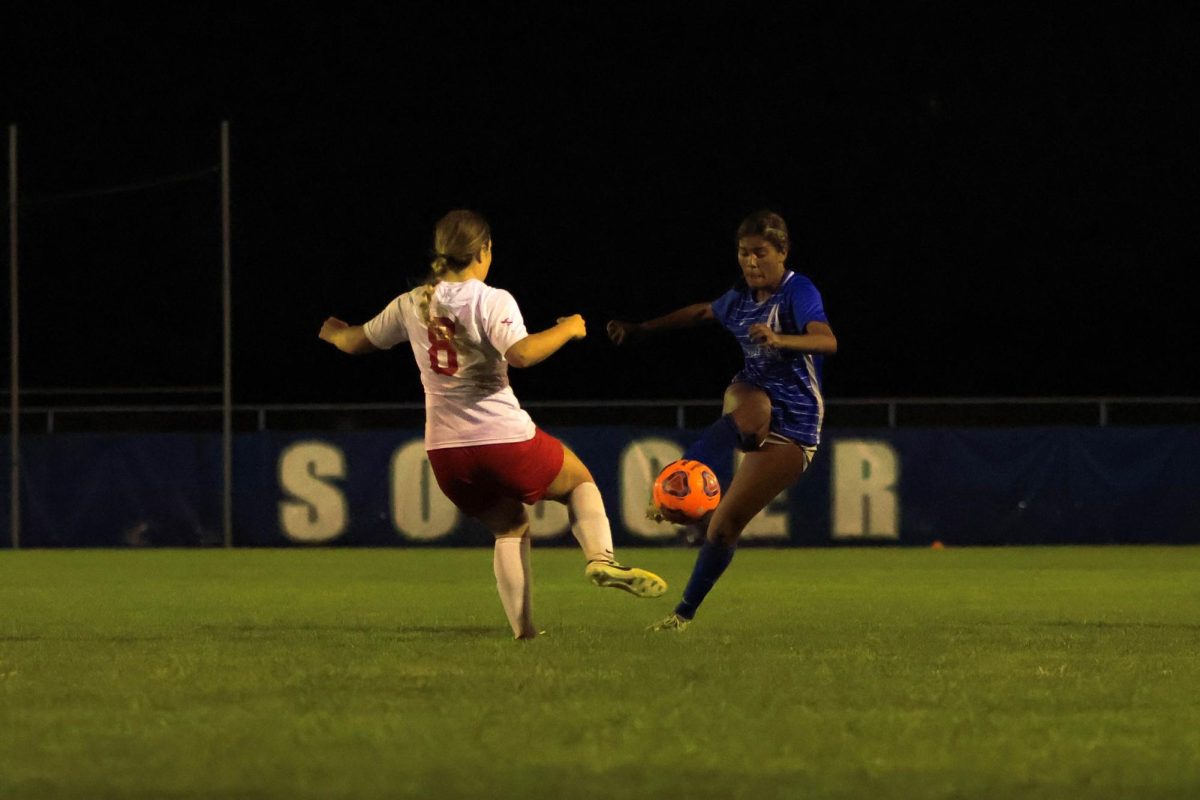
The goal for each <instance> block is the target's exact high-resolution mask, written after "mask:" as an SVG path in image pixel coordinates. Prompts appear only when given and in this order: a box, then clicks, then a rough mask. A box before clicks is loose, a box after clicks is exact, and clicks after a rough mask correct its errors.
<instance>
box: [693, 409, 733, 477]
mask: <svg viewBox="0 0 1200 800" xmlns="http://www.w3.org/2000/svg"><path fill="white" fill-rule="evenodd" d="M740 441H741V437H740V435H739V434H738V429H737V425H734V424H733V417H731V416H729V415H728V414H726V415H725V416H723V417H721V418H720V419H719V420H717V421H716V422H714V423H713V424H712V425H709V426H708V427H707V428H705V429H704V430H703V431H702V432H701V433H700V438H699V439H697V440H696V441H694V442H692V443H691V444H690V445H688V447H687V449H686V450H684V451H683V457H684V458H689V459H691V460H693V461H699V462H700V463H702V464H707V465H708V468H709V469H711V470H712V471H713V475H715V476H716V478H717V480H718V481H719V482H720V483H721V491H722V492H723V491H725V490H726V489H728V488H729V482H730V481H731V480H733V451H734V449H735V448H736V447H737V446H738V442H740Z"/></svg>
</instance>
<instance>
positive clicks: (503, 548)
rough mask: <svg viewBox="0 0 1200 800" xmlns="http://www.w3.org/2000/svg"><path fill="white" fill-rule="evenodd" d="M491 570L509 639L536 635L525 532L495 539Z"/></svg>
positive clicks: (527, 542) (527, 538)
mask: <svg viewBox="0 0 1200 800" xmlns="http://www.w3.org/2000/svg"><path fill="white" fill-rule="evenodd" d="M492 568H493V570H494V571H495V573H496V591H497V592H499V594H500V604H501V605H503V606H504V614H505V616H507V617H508V624H509V625H510V626H511V627H512V632H513V636H515V637H516V638H518V639H532V638H533V637H535V636H537V628H535V627H534V625H533V608H532V602H531V597H532V591H531V590H532V588H533V573H532V571H531V569H530V564H529V534H528V532H526V534H525V535H524V536H501V537H497V539H496V550H495V553H494V555H493V558H492Z"/></svg>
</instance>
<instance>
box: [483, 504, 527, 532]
mask: <svg viewBox="0 0 1200 800" xmlns="http://www.w3.org/2000/svg"><path fill="white" fill-rule="evenodd" d="M473 516H474V517H475V518H476V519H478V520H479V521H480V522H482V523H483V524H484V525H485V526H486V527H487V529H488V530H489V531H491V532H492V534H493V535H494V536H496V538H500V537H502V536H523V535H524V534H525V531H526V530H527V529H528V528H529V514H528V512H526V510H525V505H524V504H523V503H522V502H521V501H520V500H517V499H514V498H512V497H500V498H497V500H496V502H495V503H494V504H493V505H491V506H489V507H488V508H486V509H484V510H483V511H478V512H476V513H475V514H474V515H473Z"/></svg>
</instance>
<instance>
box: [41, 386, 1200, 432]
mask: <svg viewBox="0 0 1200 800" xmlns="http://www.w3.org/2000/svg"><path fill="white" fill-rule="evenodd" d="M219 392H220V388H219V387H177V388H166V389H141V390H133V391H129V390H110V389H88V390H31V391H28V392H22V394H23V395H25V396H29V397H30V399H34V398H36V397H51V396H52V397H56V398H59V399H60V401H59V402H44V401H43V402H36V401H35V402H34V403H31V404H29V405H23V406H22V407H21V409H20V416H21V419H22V429H23V430H26V431H29V432H44V433H51V434H52V433H56V432H64V431H68V430H79V429H80V425H79V424H72V423H79V421H80V420H87V424H86V425H83V429H85V430H137V429H138V427H139V426H138V425H137V424H136V420H138V419H141V420H143V421H144V420H149V419H151V418H156V419H157V422H156V423H155V424H154V425H153V426H152V427H154V429H157V430H163V429H172V426H171V419H172V418H174V419H176V420H178V423H179V429H197V428H205V429H214V428H216V427H219V426H217V425H216V424H215V419H210V418H219V417H221V416H222V415H223V414H224V413H225V411H226V407H225V406H224V405H223V404H222V403H220V402H216V401H211V402H206V401H200V402H167V403H161V402H146V401H144V400H139V402H120V399H121V398H127V397H131V396H136V397H139V398H147V397H171V396H187V395H192V396H203V395H210V394H213V393H219ZM85 397H86V398H87V400H86V401H84V402H79V401H71V400H73V399H74V398H80V399H83V398H85ZM64 400H65V401H64ZM114 400H115V401H118V402H113V401H114ZM522 405H523V406H524V407H525V408H527V409H529V410H530V412H531V413H533V415H534V417H535V419H538V420H539V421H542V419H543V418H545V417H549V418H551V419H552V420H555V421H553V422H551V423H549V424H556V425H562V424H603V421H604V420H610V421H612V422H615V423H628V424H635V425H636V424H643V425H657V426H664V425H665V426H673V427H676V428H679V429H687V428H689V427H698V426H700V425H704V424H707V423H708V422H710V421H711V420H712V419H714V418H715V417H716V415H717V414H718V413H719V410H720V400H719V399H712V398H704V399H684V398H676V399H657V400H531V401H523V402H522ZM231 411H232V414H233V415H234V416H235V417H236V419H237V425H236V427H237V429H238V430H243V431H244V430H256V431H270V430H290V429H297V428H303V427H309V428H322V427H328V426H329V424H330V423H331V422H332V423H333V425H334V427H342V428H345V427H351V428H357V427H363V428H373V427H374V428H377V427H387V426H388V425H396V424H397V421H401V420H402V421H403V422H404V425H405V426H411V425H414V424H420V419H421V418H422V417H423V414H424V404H423V403H421V402H399V403H395V402H391V403H248V404H233V405H232V409H231ZM38 417H41V418H42V420H43V421H42V424H38V422H37V421H36V420H37V418H38ZM597 419H600V420H601V422H599V423H597V422H596V420H597ZM826 421H827V424H828V425H829V426H831V427H839V426H841V427H883V428H901V427H928V426H939V425H964V426H977V425H1018V426H1030V425H1080V426H1099V427H1107V426H1109V425H1128V424H1134V425H1159V424H1161V425H1177V424H1200V397H903V398H901V397H879V398H839V399H835V400H830V401H828V403H827V406H826ZM210 422H212V423H213V424H211V425H210V424H208V423H210ZM189 423H190V424H189Z"/></svg>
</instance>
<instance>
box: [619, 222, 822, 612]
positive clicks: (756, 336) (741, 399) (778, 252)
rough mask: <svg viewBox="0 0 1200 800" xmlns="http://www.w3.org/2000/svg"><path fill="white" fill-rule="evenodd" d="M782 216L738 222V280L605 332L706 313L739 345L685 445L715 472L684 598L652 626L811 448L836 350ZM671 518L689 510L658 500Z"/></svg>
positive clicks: (700, 588) (640, 330)
mask: <svg viewBox="0 0 1200 800" xmlns="http://www.w3.org/2000/svg"><path fill="white" fill-rule="evenodd" d="M790 244H791V243H790V240H789V239H788V231H787V224H786V223H785V222H784V220H783V218H782V217H781V216H779V215H778V214H776V213H774V212H772V211H759V212H757V213H754V214H751V215H750V216H748V217H747V218H746V219H744V220H743V221H742V224H741V225H740V226H738V230H737V255H738V264H739V265H741V268H742V280H740V281H739V282H738V284H737V285H736V286H735V287H734V288H732V289H730V290H729V291H728V292H726V293H725V294H723V295H721V296H720V297H719V298H717V299H716V300H714V301H713V302H711V303H696V304H694V305H690V306H686V307H684V308H681V309H679V310H677V311H673V312H671V313H670V314H666V315H665V316H662V317H658V318H657V319H652V320H649V321H647V322H640V323H635V322H622V321H619V320H613V321H611V322H609V323H608V327H607V330H608V335H609V338H611V339H612V341H613V342H614V343H615V344H618V345H621V344H627V343H629V342H632V341H634V340H636V339H638V338H641V337H642V336H645V335H647V334H652V333H656V332H659V331H664V330H671V329H675V328H687V327H692V326H695V325H700V324H703V323H707V322H712V321H715V322H718V323H720V324H721V325H722V326H724V327H725V329H726V330H728V331H729V332H730V333H732V334H733V335H734V337H735V338H736V339H737V340H738V343H739V344H740V345H741V347H742V353H743V355H744V357H745V364H744V366H743V368H742V370H741V372H739V373H738V374H737V375H735V376H734V377H733V381H732V382H731V383H730V385H729V388H728V389H726V390H725V402H724V409H723V412H722V416H721V418H720V419H719V420H717V422H716V423H714V424H713V425H712V426H711V427H709V428H708V429H707V430H705V431H704V432H703V433H702V434H701V436H700V438H699V439H698V440H697V441H696V442H695V443H693V444H692V445H691V446H690V447H689V448H688V449H687V451H686V452H685V453H684V456H683V457H684V458H691V459H695V460H697V461H702V462H704V463H705V464H708V465H709V466H710V467H712V468H713V470H714V471H715V472H717V474H718V477H722V478H723V480H722V490H723V496H722V498H721V503H720V505H718V506H717V508H716V510H715V511H713V512H712V513H711V514H709V515H708V516H707V517H706V518H705V519H704V520H702V521H701V525H706V536H705V539H704V543H703V545H701V547H700V553H699V554H698V555H697V557H696V565H695V567H694V568H693V569H692V576H691V579H690V580H689V581H688V584H687V587H686V588H685V589H684V590H683V599H682V600H681V601H680V603H679V605H677V606H676V607H675V611H674V612H673V613H672V614H671V615H670V616H669V617H667V618H666V619H665V620H663V621H661V622H659V623H657V624H656V625H654V626H652V627H653V629H655V630H677V631H679V630H683V629H684V628H685V627H687V625H688V623H690V622H691V621H692V618H693V617H695V616H696V610H697V609H698V608H699V607H700V604H701V603H702V602H703V601H704V598H705V596H706V595H707V594H708V593H709V591H710V590H711V589H712V587H713V584H715V583H716V582H717V579H718V578H720V577H721V574H722V573H723V572H724V571H725V568H726V567H728V566H729V563H730V562H731V561H732V560H733V554H734V549H735V548H736V547H737V542H738V538H739V537H740V536H741V535H742V531H743V530H745V528H746V525H747V524H749V522H750V520H751V519H753V518H754V516H755V515H756V514H758V512H760V511H762V510H763V509H764V508H765V507H766V506H767V504H768V503H770V502H771V500H772V499H774V498H775V496H776V495H778V494H779V493H780V492H782V491H783V490H784V489H786V488H787V487H789V486H791V485H792V484H793V483H795V482H796V481H797V480H798V479H799V478H800V476H801V475H803V474H804V471H805V470H806V469H807V468H808V465H809V464H811V463H812V459H813V457H814V456H815V455H816V452H817V446H818V445H819V444H820V441H821V423H822V421H823V418H824V415H825V401H824V397H823V395H822V392H821V365H822V361H823V360H824V357H825V356H828V355H833V354H834V353H835V352H837V338H836V337H835V336H834V335H833V329H832V328H830V327H829V320H828V319H827V318H826V316H825V307H824V305H823V303H822V302H821V294H820V292H818V291H817V288H816V286H814V285H813V282H812V281H811V280H809V279H808V278H806V277H805V276H803V275H800V274H798V273H796V272H793V271H791V270H790V269H788V268H787V257H788V251H789V249H790ZM735 447H736V448H738V449H741V450H742V451H744V452H745V454H746V455H745V458H744V459H743V460H742V463H741V465H740V466H739V467H738V470H737V473H736V475H734V477H733V479H732V481H730V480H728V478H725V477H724V476H723V475H722V472H724V471H725V470H724V469H723V467H724V465H731V464H732V453H733V448H735ZM659 513H660V514H661V516H662V518H665V519H669V520H670V521H672V522H675V523H678V524H684V523H686V522H688V521H689V520H686V519H683V518H679V517H677V516H674V515H673V514H672V513H671V512H669V511H666V510H659Z"/></svg>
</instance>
